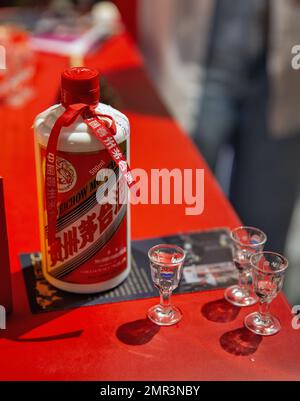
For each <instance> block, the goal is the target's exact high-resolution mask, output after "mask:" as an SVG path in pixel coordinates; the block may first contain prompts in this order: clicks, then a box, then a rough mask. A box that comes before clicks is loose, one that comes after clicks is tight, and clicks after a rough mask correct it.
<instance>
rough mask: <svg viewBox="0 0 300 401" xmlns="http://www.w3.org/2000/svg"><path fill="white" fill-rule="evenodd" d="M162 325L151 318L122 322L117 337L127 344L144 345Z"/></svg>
mask: <svg viewBox="0 0 300 401" xmlns="http://www.w3.org/2000/svg"><path fill="white" fill-rule="evenodd" d="M159 330H160V327H159V326H157V325H156V324H154V323H153V322H151V321H150V320H149V319H139V320H134V321H133V322H128V323H125V324H122V325H121V326H120V327H119V328H118V329H117V331H116V336H117V338H118V339H119V340H120V341H121V342H122V343H124V344H127V345H144V344H147V343H148V342H150V341H151V340H152V338H153V337H154V336H155V335H156V334H157V333H158V332H159Z"/></svg>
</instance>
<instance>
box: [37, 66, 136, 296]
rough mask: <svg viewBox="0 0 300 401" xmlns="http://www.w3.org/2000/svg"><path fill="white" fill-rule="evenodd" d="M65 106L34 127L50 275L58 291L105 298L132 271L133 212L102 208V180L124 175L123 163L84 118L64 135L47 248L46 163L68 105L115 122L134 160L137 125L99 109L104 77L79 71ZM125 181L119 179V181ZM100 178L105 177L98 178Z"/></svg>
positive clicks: (65, 93)
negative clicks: (107, 172)
mask: <svg viewBox="0 0 300 401" xmlns="http://www.w3.org/2000/svg"><path fill="white" fill-rule="evenodd" d="M62 99H63V104H57V105H54V106H52V107H50V108H48V109H47V110H45V111H44V112H42V113H40V114H39V115H38V116H37V117H36V119H35V122H34V130H35V143H36V149H35V150H36V152H35V153H36V169H37V185H38V197H39V220H40V233H41V249H42V261H43V273H44V276H45V278H46V279H47V280H48V281H49V282H50V283H51V284H53V285H54V286H55V287H57V288H60V289H62V290H65V291H69V292H75V293H95V292H100V291H105V290H108V289H110V288H113V287H115V286H117V285H118V284H120V283H121V282H122V281H123V280H124V279H125V278H126V277H127V276H128V274H129V271H130V227H129V218H130V216H129V206H128V205H127V204H116V205H113V204H109V203H106V204H99V203H98V201H97V199H96V192H97V191H98V195H97V196H99V188H100V194H101V185H103V182H101V181H100V182H99V181H97V180H96V176H97V173H98V172H99V171H100V170H101V169H105V168H109V169H113V170H114V171H115V172H116V173H118V167H117V165H116V163H115V162H114V161H113V160H112V159H111V157H110V156H109V154H108V152H107V150H106V149H105V147H104V146H103V145H102V143H101V141H100V140H99V139H97V138H96V137H95V136H94V135H93V134H92V133H91V132H90V130H89V128H88V126H87V125H86V123H85V122H84V121H83V119H82V118H81V116H79V117H78V118H77V120H76V121H75V122H74V123H73V124H72V125H70V126H69V127H64V128H62V130H61V132H60V136H59V140H58V145H57V161H56V171H57V190H58V199H57V201H58V202H57V210H58V213H57V221H56V237H55V238H56V241H55V243H53V244H52V245H51V246H49V244H48V240H47V213H46V207H45V204H46V203H45V156H46V147H47V143H48V139H49V135H50V133H51V129H52V127H53V125H54V123H55V121H56V120H57V118H58V117H59V116H60V115H61V114H62V113H63V112H64V110H65V108H66V107H67V105H68V104H71V103H88V104H93V106H94V108H95V110H96V111H97V112H98V113H101V114H105V115H109V116H111V117H112V118H113V119H114V121H115V124H116V127H117V131H116V135H115V140H116V142H117V143H118V144H119V147H120V149H121V150H122V151H123V153H124V154H125V155H126V157H127V160H128V158H129V122H128V119H127V117H126V116H125V115H124V114H122V113H121V112H119V111H117V110H115V109H113V108H112V107H110V106H108V105H105V104H102V103H98V99H99V74H98V72H97V71H96V70H91V69H87V68H84V67H74V68H71V69H69V70H66V71H65V72H64V73H63V74H62ZM117 176H118V175H117ZM97 178H98V177H97Z"/></svg>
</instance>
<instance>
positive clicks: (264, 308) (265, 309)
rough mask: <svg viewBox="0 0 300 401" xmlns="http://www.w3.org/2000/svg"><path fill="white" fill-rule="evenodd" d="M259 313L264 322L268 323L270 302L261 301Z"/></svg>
mask: <svg viewBox="0 0 300 401" xmlns="http://www.w3.org/2000/svg"><path fill="white" fill-rule="evenodd" d="M259 314H260V317H261V320H262V321H263V323H268V322H269V320H270V304H269V302H260V303H259Z"/></svg>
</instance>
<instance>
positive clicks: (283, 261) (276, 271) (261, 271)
mask: <svg viewBox="0 0 300 401" xmlns="http://www.w3.org/2000/svg"><path fill="white" fill-rule="evenodd" d="M263 255H273V256H277V257H278V258H280V259H281V260H282V264H283V266H282V268H281V269H278V270H274V272H272V271H270V272H266V271H264V270H262V269H261V268H260V267H258V266H257V264H255V263H254V259H255V258H258V257H260V256H263ZM250 264H251V266H252V267H253V268H254V269H255V270H257V271H259V272H260V273H263V274H268V275H275V274H278V273H282V272H284V271H285V270H286V269H287V267H288V265H289V262H288V260H287V258H286V257H285V256H283V255H281V254H280V253H277V252H272V251H261V252H257V253H254V254H253V255H252V256H251V257H250Z"/></svg>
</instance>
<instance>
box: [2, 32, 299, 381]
mask: <svg viewBox="0 0 300 401" xmlns="http://www.w3.org/2000/svg"><path fill="white" fill-rule="evenodd" d="M38 60H39V74H38V76H37V78H36V85H37V88H38V90H39V93H38V96H37V97H36V98H35V99H34V100H33V101H32V102H30V104H28V105H26V107H24V109H18V110H12V109H10V108H8V107H4V106H1V108H0V121H1V134H0V135H1V136H0V174H1V175H2V176H4V184H5V196H6V205H7V220H8V234H9V240H10V254H11V261H12V266H11V268H12V275H13V294H14V313H13V314H12V316H10V318H9V321H8V329H7V330H2V331H1V332H0V335H1V337H2V339H1V340H0V355H1V364H0V379H100V380H101V379H102V380H119V379H128V380H130V379H132V380H134V379H137V380H147V379H160V380H164V379H191V380H192V379H193V380H200V379H276V380H278V379H299V378H300V341H299V340H300V331H296V330H293V329H292V327H291V319H292V315H291V311H290V307H289V305H288V303H287V302H286V299H285V297H284V296H279V297H278V298H277V299H276V300H275V301H274V302H273V305H272V310H273V312H274V314H276V315H277V316H278V317H279V318H280V320H281V322H282V326H283V329H282V331H281V332H280V333H279V334H278V335H276V336H274V337H269V338H260V337H258V336H255V335H252V334H251V333H250V332H248V331H247V330H245V329H243V318H244V316H245V315H246V314H247V313H249V312H251V311H253V310H254V308H246V309H242V310H239V309H237V308H232V307H231V306H230V305H229V304H226V303H225V302H224V301H223V300H222V298H223V291H210V292H201V293H196V294H186V295H178V296H176V298H175V301H176V304H178V306H179V307H180V308H181V309H182V311H183V314H184V317H183V320H182V321H181V322H180V323H179V324H178V325H176V326H173V327H168V328H160V329H159V328H158V327H157V326H154V325H152V324H150V323H149V321H148V320H146V318H145V313H146V311H147V309H148V308H149V306H150V305H152V304H153V302H154V300H153V299H146V300H140V301H130V302H123V303H116V304H106V305H99V306H92V307H82V308H78V309H73V310H68V311H61V312H51V313H44V314H38V315H32V314H31V313H30V310H29V306H28V301H27V296H26V293H25V287H24V282H23V278H22V274H21V271H20V264H19V261H18V254H19V253H20V252H30V251H32V250H38V249H39V235H38V214H37V195H36V184H35V167H34V151H33V132H32V130H31V125H32V121H33V118H34V116H35V115H36V114H37V113H38V112H40V111H41V110H43V109H45V108H46V107H47V106H49V105H50V104H51V103H53V101H54V99H55V98H56V95H57V90H58V86H59V80H60V72H61V70H62V69H63V68H64V67H66V66H67V64H68V63H67V60H66V59H64V58H60V57H55V56H52V55H47V54H41V55H39V57H38ZM86 64H87V65H89V66H96V67H97V68H99V70H100V71H101V72H103V73H105V74H106V76H107V78H108V80H109V81H110V82H112V83H113V84H114V85H115V86H116V89H118V90H120V93H121V95H122V96H123V104H124V110H123V111H124V112H125V113H126V114H127V115H128V117H129V119H130V122H131V164H132V166H133V167H140V168H145V169H146V170H149V169H150V168H163V167H166V168H170V169H171V168H196V167H198V168H205V210H204V212H203V214H201V215H200V216H186V215H185V213H184V206H182V205H174V206H172V205H170V206H166V205H165V206H161V205H160V206H158V205H156V206H155V205H153V206H151V205H139V206H135V207H133V208H132V237H133V239H137V238H143V237H149V236H155V235H161V234H168V233H176V232H178V231H191V230H197V229H204V228H210V227H220V226H228V227H233V226H236V225H237V224H239V220H238V218H237V216H236V215H235V213H234V211H233V210H232V208H231V206H230V204H229V203H228V201H227V200H226V198H225V197H224V196H223V194H222V193H221V191H220V189H219V187H218V185H217V183H216V181H215V180H214V178H213V176H212V174H211V173H210V171H209V170H208V169H207V167H206V165H205V163H204V161H203V159H202V158H201V156H200V155H199V153H198V152H197V150H196V149H195V147H194V146H193V145H192V143H191V141H190V140H189V139H188V137H187V136H186V135H185V134H184V133H183V132H182V131H181V130H180V128H179V127H178V125H177V124H176V123H175V122H174V121H173V120H172V119H171V118H170V117H169V115H168V114H167V112H166V110H165V109H164V107H163V106H162V105H161V103H160V102H159V99H158V97H157V94H156V92H155V91H154V90H153V88H152V87H151V85H150V83H149V81H148V80H147V77H146V75H145V73H144V71H143V61H142V59H141V57H140V55H139V53H138V52H137V50H136V49H135V47H134V46H133V44H132V43H131V41H130V39H129V38H128V37H127V36H126V35H121V36H120V37H117V38H114V39H112V40H110V41H109V42H108V43H106V44H105V45H104V46H103V47H102V48H101V50H100V51H99V52H98V53H97V54H95V55H91V56H89V57H88V58H87V60H86ZM166 150H167V152H166ZM212 320H214V321H212Z"/></svg>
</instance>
